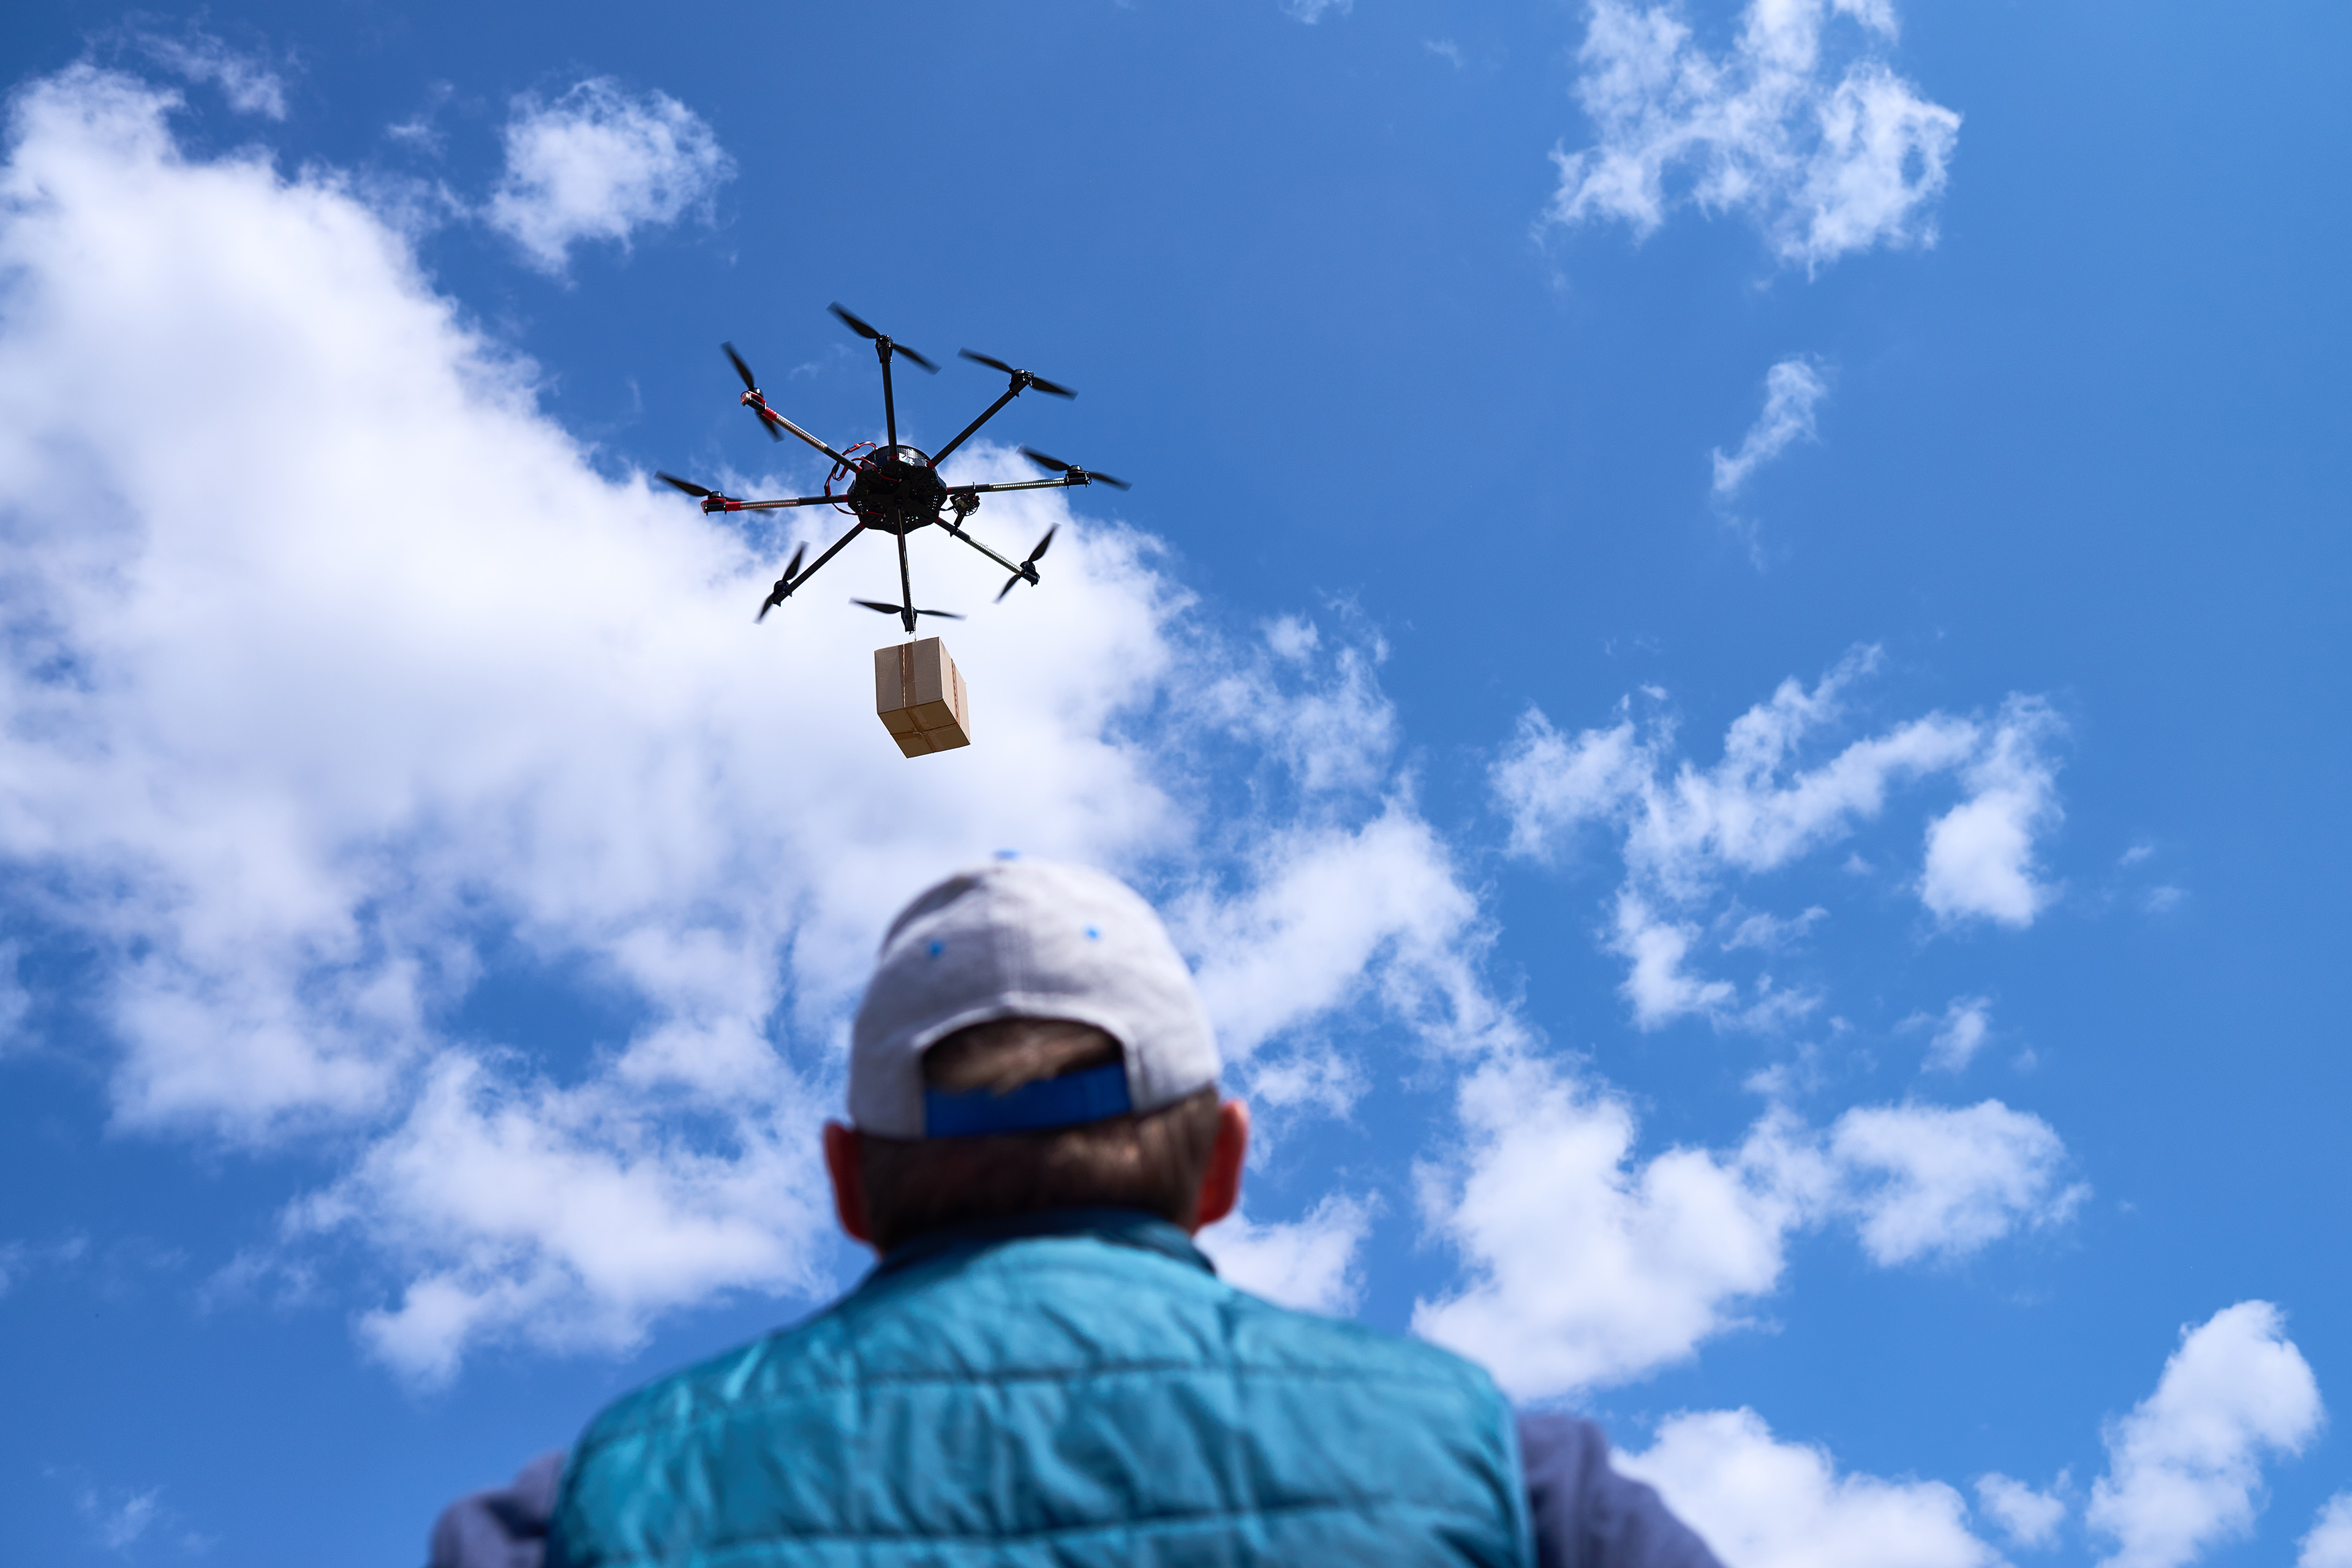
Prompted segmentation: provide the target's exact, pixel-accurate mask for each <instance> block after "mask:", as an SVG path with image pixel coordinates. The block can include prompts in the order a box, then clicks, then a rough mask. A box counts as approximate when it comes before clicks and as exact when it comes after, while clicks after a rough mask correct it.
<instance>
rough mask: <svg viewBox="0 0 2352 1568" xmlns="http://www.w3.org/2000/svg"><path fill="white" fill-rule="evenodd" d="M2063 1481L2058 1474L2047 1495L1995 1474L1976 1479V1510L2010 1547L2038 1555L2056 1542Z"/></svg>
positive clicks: (2063, 1514) (2063, 1515)
mask: <svg viewBox="0 0 2352 1568" xmlns="http://www.w3.org/2000/svg"><path fill="white" fill-rule="evenodd" d="M2066 1484H2067V1478H2066V1476H2065V1475H2064V1474H2063V1473H2062V1474H2061V1475H2060V1476H2059V1478H2058V1482H2057V1484H2056V1485H2055V1486H2053V1487H2052V1488H2051V1489H2049V1490H2048V1491H2036V1490H2034V1489H2032V1487H2030V1486H2027V1485H2026V1484H2025V1483H2024V1482H2023V1481H2021V1480H2016V1479H2012V1478H2011V1477H2008V1476H2004V1475H2002V1474H2000V1472H1999V1471H1994V1472H1993V1473H1991V1474H1989V1475H1982V1476H1979V1477H1978V1478H1977V1506H1978V1507H1979V1508H1981V1509H1983V1510H1985V1513H1986V1514H1987V1516H1988V1517H1990V1519H1991V1520H1992V1521H1993V1523H1995V1524H1996V1525H1998V1526H2000V1532H2001V1534H2002V1536H2003V1537H2004V1538H2006V1539H2007V1540H2008V1542H2009V1543H2010V1544H2011V1546H2014V1547H2017V1548H2018V1549H2019V1550H2021V1551H2025V1552H2038V1551H2040V1550H2042V1548H2044V1547H2047V1546H2053V1545H2055V1544H2056V1543H2057V1541H2058V1527H2059V1526H2060V1525H2062V1524H2063V1523H2065V1522H2066V1499H2065V1498H2064V1496H2063V1495H2062V1494H2063V1492H2064V1490H2065V1489H2066Z"/></svg>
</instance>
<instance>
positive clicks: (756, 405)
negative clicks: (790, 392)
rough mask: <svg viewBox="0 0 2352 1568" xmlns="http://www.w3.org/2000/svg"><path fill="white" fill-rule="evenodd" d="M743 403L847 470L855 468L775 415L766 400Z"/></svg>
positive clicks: (812, 437) (847, 460)
mask: <svg viewBox="0 0 2352 1568" xmlns="http://www.w3.org/2000/svg"><path fill="white" fill-rule="evenodd" d="M743 401H744V402H746V403H749V404H751V411H752V412H753V413H755V414H757V415H758V416H760V417H761V418H762V419H765V420H767V421H769V422H770V423H772V424H775V425H780V426H783V428H785V429H787V430H789V431H791V432H792V433H793V435H795V436H797V437H800V438H801V439H802V440H803V441H806V442H807V443H808V444H809V445H810V446H812V447H815V448H816V449H817V450H818V451H820V452H823V453H824V455H825V456H826V457H828V458H832V459H833V460H834V461H835V462H836V463H840V464H843V465H845V466H846V467H849V468H856V466H857V465H856V464H855V463H852V462H850V460H849V459H848V458H845V457H843V456H842V455H841V454H840V453H838V452H836V451H835V450H834V449H833V448H832V447H828V446H826V445H825V444H824V442H822V441H820V440H818V439H817V438H816V437H814V436H812V435H810V434H809V433H808V432H807V431H805V430H803V429H802V428H801V427H800V426H797V425H795V424H793V422H792V421H791V420H789V419H787V418H785V417H784V416H782V415H781V414H779V413H777V412H776V411H775V410H774V409H772V408H771V407H769V406H768V400H767V399H766V398H764V397H759V398H754V397H751V396H746V397H745V398H744V399H743Z"/></svg>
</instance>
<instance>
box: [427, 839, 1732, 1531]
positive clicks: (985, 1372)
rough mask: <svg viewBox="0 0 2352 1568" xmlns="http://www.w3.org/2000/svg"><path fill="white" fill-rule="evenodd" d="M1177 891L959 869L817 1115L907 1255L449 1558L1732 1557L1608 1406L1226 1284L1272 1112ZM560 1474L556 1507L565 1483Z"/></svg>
mask: <svg viewBox="0 0 2352 1568" xmlns="http://www.w3.org/2000/svg"><path fill="white" fill-rule="evenodd" d="M1219 1071H1220V1063H1219V1059H1218V1055H1217V1049H1216V1043H1215V1040H1214V1037H1213V1035H1212V1033H1211V1031H1210V1028H1209V1024H1208V1020H1207V1017H1206V1016H1205V1014H1204V1013H1203V1012H1202V1006H1201V1003H1200V998H1199V996H1198V994H1197V993H1196V992H1195V990H1194V989H1193V985H1192V976H1191V974H1190V973H1189V972H1188V971H1187V970H1186V968H1185V966H1184V963H1183V960H1182V958H1181V956H1179V954H1178V953H1177V952H1176V950H1175V947H1174V944H1173V943H1172V942H1170V941H1169V938H1168V935H1167V932H1166V931H1165V930H1164V929H1163V928H1162V927H1161V925H1160V921H1159V920H1158V918H1157V917H1156V916H1155V915H1154V914H1153V913H1152V911H1151V910H1150V906H1148V905H1147V904H1145V903H1144V902H1143V900H1141V899H1139V898H1138V897H1137V896H1136V895H1135V894H1134V893H1133V892H1131V891H1130V890H1129V889H1127V888H1126V887H1124V886H1123V885H1121V884H1120V883H1118V882H1117V881H1114V880H1113V879H1110V878H1108V877H1106V876H1103V875H1102V874H1100V873H1098V872H1095V871H1090V870H1087V869H1084V868H1077V867H1071V866H1057V865H1049V864H1044V863H1039V862H1034V861H1025V860H1012V861H1003V862H999V863H998V864H996V865H992V866H990V867H987V868H982V869H979V870H975V871H970V872H965V873H963V874H961V875H958V876H955V877H951V878H950V879H947V880H946V881H944V882H941V883H940V884H939V885H938V886H937V887H935V888H932V889H930V890H929V891H928V892H926V893H924V894H923V895H922V896H921V897H919V898H918V899H917V900H915V901H914V902H913V903H912V904H910V905H908V908H907V909H906V910H904V911H903V912H902V913H901V914H900V915H899V916H898V919H897V921H894V922H893V923H892V925H891V927H890V930H889V932H888V934H887V937H886V938H885V939H884V942H883V947H882V954H881V958H880V961H879V963H877V967H876V970H875V973H874V977H873V979H872V981H871V983H870V984H868V986H867V988H866V997H865V1001H864V1003H863V1004H862V1005H860V1007H859V1009H858V1014H857V1019H856V1026H855V1028H854V1030H853V1033H852V1041H851V1047H850V1063H849V1111H850V1121H849V1124H847V1125H842V1124H838V1123H835V1124H832V1125H829V1126H827V1127H826V1129H825V1133H824V1158H825V1164H826V1168H827V1170H828V1171H829V1173H830V1174H831V1177H832V1183H833V1191H834V1199H835V1208H836V1211H837V1213H838V1215H839V1217H840V1221H841V1225H842V1227H843V1228H844V1229H845V1230H846V1231H847V1232H848V1233H849V1234H850V1235H851V1236H852V1237H856V1238H857V1239H858V1240H860V1241H863V1242H866V1243H868V1244H870V1245H871V1246H873V1247H874V1248H875V1249H876V1251H877V1253H879V1254H880V1261H879V1262H878V1263H877V1266H876V1268H875V1269H874V1271H873V1272H872V1273H871V1274H870V1275H868V1276H867V1277H866V1279H865V1280H864V1282H862V1283H861V1284H860V1285H859V1286H858V1287H857V1289H855V1290H853V1291H852V1292H851V1293H850V1294H849V1295H847V1296H845V1297H844V1298H843V1299H842V1300H839V1301H837V1302H835V1304H834V1305H833V1306H832V1307H830V1308H828V1309H826V1310H824V1311H822V1312H820V1313H818V1314H816V1315H815V1316H814V1317H812V1318H810V1319H809V1320H807V1321H804V1322H803V1323H801V1324H799V1325H797V1326H795V1327H793V1328H791V1329H787V1330H784V1331H781V1332H778V1333H776V1334H773V1335H771V1336H769V1337H768V1338H766V1339H764V1340H761V1341H760V1342H757V1343H755V1344H752V1345H750V1346H747V1347H745V1348H743V1349H741V1350H739V1351H735V1352H730V1353H728V1354H726V1355H723V1356H720V1357H719V1358H717V1359H716V1360H713V1361H710V1362H708V1363H704V1364H703V1365H701V1366H698V1367H694V1368H690V1369H688V1371H686V1372H684V1373H678V1374H677V1375H676V1376H673V1377H670V1378H667V1379H665V1380H663V1381H662V1382H659V1383H656V1384H653V1385H652V1386H650V1387H648V1388H646V1389H644V1390H641V1391H640V1392H638V1393H636V1394H632V1395H630V1396H629V1397H627V1398H625V1399H623V1400H622V1401H620V1402H619V1403H618V1404H616V1405H613V1406H612V1407H611V1408H610V1409H608V1410H606V1411H605V1412H604V1414H602V1415H599V1416H598V1417H597V1418H596V1419H595V1420H594V1421H593V1422H592V1423H591V1424H590V1426H589V1427H588V1430H587V1431H586V1433H585V1434H583V1436H582V1437H581V1439H580V1442H579V1444H578V1445H577V1446H576V1447H574V1449H573V1450H572V1454H571V1455H570V1456H569V1458H567V1459H565V1460H563V1461H562V1480H561V1484H560V1486H558V1485H557V1484H556V1481H555V1476H556V1468H555V1466H554V1464H553V1463H551V1462H547V1461H543V1462H542V1463H541V1466H540V1467H539V1468H536V1469H535V1470H532V1471H526V1472H525V1475H524V1476H523V1477H522V1478H520V1479H519V1480H518V1483H517V1486H516V1487H515V1488H514V1489H510V1490H509V1491H507V1492H503V1493H492V1494H486V1495H485V1496H484V1497H482V1498H479V1499H474V1500H468V1501H467V1503H464V1504H460V1505H458V1507H457V1508H455V1509H453V1510H450V1512H449V1513H448V1514H446V1515H445V1516H444V1518H443V1520H442V1521H441V1525H440V1527H439V1528H438V1529H437V1530H436V1537H435V1545H436V1558H435V1561H436V1568H442V1565H444V1564H446V1565H451V1568H455V1565H457V1564H464V1565H465V1568H488V1564H492V1563H496V1564H499V1568H520V1565H523V1564H528V1563H530V1562H531V1561H532V1557H533V1555H534V1554H535V1552H537V1550H538V1546H539V1542H538V1541H537V1539H536V1536H537V1534H538V1532H539V1531H541V1529H543V1530H544V1531H545V1536H546V1540H545V1562H546V1563H547V1564H548V1568H617V1565H619V1564H654V1563H658V1564H669V1565H680V1568H683V1565H697V1568H700V1565H709V1568H719V1565H720V1564H724V1565H725V1568H755V1565H767V1564H787V1563H793V1564H797V1563H859V1564H896V1563H1165V1564H1171V1565H1172V1564H1190V1563H1433V1564H1434V1563H1469V1564H1493V1565H1496V1568H1501V1565H1504V1564H1522V1563H1539V1564H1541V1565H1543V1568H1550V1565H1552V1564H1571V1563H1572V1564H1581V1565H1586V1568H1716V1563H1715V1559H1714V1558H1713V1557H1712V1556H1711V1555H1709V1553H1708V1552H1707V1551H1706V1547H1705V1546H1703V1545H1702V1544H1701V1543H1700V1542H1699V1541H1698V1539H1697V1538H1696V1536H1694V1535H1692V1534H1691V1532H1690V1531H1688V1530H1687V1529H1685V1527H1684V1526H1683V1525H1682V1524H1681V1523H1680V1522H1679V1521H1676V1520H1675V1519H1674V1518H1673V1516H1672V1515H1670V1514H1668V1513H1667V1512H1666V1511H1665V1510H1664V1507H1663V1506H1662V1505H1661V1504H1660V1503H1659V1502H1658V1500H1657V1498H1656V1494H1654V1492H1652V1491H1651V1490H1650V1489H1648V1488H1647V1487H1643V1486H1641V1485H1639V1484H1638V1483H1635V1482H1632V1481H1629V1480H1626V1479H1623V1478H1622V1477H1619V1476H1618V1475H1616V1474H1615V1472H1614V1471H1612V1469H1610V1468H1609V1466H1608V1461H1607V1448H1606V1446H1605V1444H1604V1443H1603V1441H1602V1440H1601V1436H1600V1434H1599V1432H1598V1431H1597V1429H1595V1428H1593V1427H1591V1426H1589V1425H1587V1424H1585V1423H1581V1422H1574V1421H1570V1420H1568V1419H1566V1418H1564V1417H1559V1416H1549V1417H1526V1418H1516V1417H1514V1415H1512V1412H1511V1411H1510V1409H1509V1407H1508V1406H1507V1405H1506V1404H1505V1402H1504V1400H1503V1398H1502V1396H1501V1395H1500V1394H1498V1393H1497V1392H1496V1389H1495V1387H1494V1385H1493V1384H1492V1382H1491V1381H1490V1380H1489V1379H1488V1378H1487V1377H1486V1373H1483V1372H1481V1371H1479V1370H1478V1369H1477V1368H1475V1367H1474V1366H1472V1365H1471V1364H1470V1363H1467V1362H1465V1361H1462V1360H1460V1359H1459V1358H1457V1357H1455V1356H1453V1355H1451V1354H1448V1353H1447V1352H1444V1351H1440V1350H1437V1349H1435V1348H1434V1347H1433V1346H1429V1345H1425V1344H1422V1343H1419V1342H1413V1341H1409V1340H1401V1339H1395V1338H1391V1337H1389V1336H1385V1335H1381V1334H1377V1333H1374V1332H1372V1331H1369V1330H1366V1329H1363V1328H1360V1327H1359V1326H1357V1325H1354V1324H1350V1323H1344V1322H1339V1321H1333V1320H1330V1319H1327V1318H1320V1317H1316V1316H1313V1315H1310V1314H1307V1313H1301V1312H1293V1311H1289V1310H1285V1309H1283V1308H1279V1307H1276V1306H1274V1305H1272V1304H1271V1303H1268V1302H1265V1301H1263V1300H1258V1299H1256V1298H1255V1297H1252V1296H1249V1295H1246V1294H1244V1293H1243V1292H1241V1291H1239V1290H1236V1289H1233V1288H1232V1287H1230V1286H1227V1285H1224V1284H1223V1283H1222V1282H1220V1281H1219V1280H1218V1279H1216V1277H1215V1272H1214V1270H1213V1268H1211V1266H1210V1264H1209V1262H1208V1260H1207V1258H1204V1257H1203V1256H1202V1254H1201V1253H1200V1252H1199V1251H1198V1250H1197V1249H1196V1248H1195V1247H1193V1245H1192V1241H1191V1237H1192V1235H1193V1234H1194V1233H1196V1232H1197V1231H1198V1230H1199V1229H1200V1228H1201V1227H1202V1226H1204V1225H1209V1224H1213V1223H1214V1222H1215V1221H1217V1220H1219V1219H1221V1218H1223V1217H1224V1216H1225V1215H1227V1214H1229V1213H1231V1212H1232V1210H1233V1207H1234V1202H1235V1200H1236V1199H1237V1197H1238V1195H1239V1193H1240V1190H1241V1178H1242V1169H1243V1163H1244V1156H1245V1152H1246V1149H1247V1143H1248V1137H1249V1113H1248V1110H1247V1109H1246V1108H1245V1107H1244V1106H1243V1105H1242V1104H1241V1103H1239V1102H1238V1101H1234V1100H1220V1099H1219V1098H1218V1094H1217V1079H1218V1074H1219ZM551 1491H552V1492H553V1499H554V1500H553V1509H552V1519H551V1521H548V1497H549V1494H550V1492H551Z"/></svg>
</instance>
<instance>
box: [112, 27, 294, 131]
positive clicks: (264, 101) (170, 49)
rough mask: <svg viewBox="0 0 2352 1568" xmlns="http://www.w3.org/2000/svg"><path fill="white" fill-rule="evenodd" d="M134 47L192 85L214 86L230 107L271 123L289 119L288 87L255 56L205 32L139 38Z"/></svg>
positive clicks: (186, 30)
mask: <svg viewBox="0 0 2352 1568" xmlns="http://www.w3.org/2000/svg"><path fill="white" fill-rule="evenodd" d="M131 43H132V44H133V45H134V46H135V47H137V48H138V50H139V51H140V52H141V53H142V54H144V55H145V56H146V57H147V58H149V59H152V60H153V61H154V62H155V63H156V64H157V65H160V66H162V67H163V68H164V69H166V70H168V71H172V72H173V73H174V74H176V75H179V76H182V77H185V78H186V79H188V80H190V81H201V82H211V83H213V84H214V85H215V86H217V87H218V88H219V89H221V94H222V96H223V97H225V98H226V99H227V100H228V102H229V107H230V108H232V109H234V110H237V111H238V112H240V113H243V114H258V115H261V116H262V117H263V118H265V119H268V120H283V119H285V118H286V83H285V80H284V79H283V78H281V77H280V76H279V75H278V72H277V71H276V70H275V69H273V68H270V67H269V66H268V65H266V64H264V63H263V62H262V61H261V60H260V59H259V58H257V57H255V56H253V55H249V54H246V53H243V52H241V51H239V50H236V49H233V48H231V47H228V45H226V44H225V43H223V42H222V41H221V40H220V39H219V38H216V37H214V36H213V35H212V34H210V33H207V32H205V30H204V29H203V28H202V27H195V26H190V27H185V28H183V29H181V30H180V31H178V32H176V33H161V32H137V33H133V34H132V35H131Z"/></svg>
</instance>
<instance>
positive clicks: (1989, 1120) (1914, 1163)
mask: <svg viewBox="0 0 2352 1568" xmlns="http://www.w3.org/2000/svg"><path fill="white" fill-rule="evenodd" d="M1829 1153H1830V1157H1831V1159H1832V1162H1833V1163H1835V1165H1836V1166H1837V1168H1838V1169H1839V1170H1840V1172H1841V1173H1843V1181H1844V1185H1843V1196H1842V1198H1841V1205H1842V1206H1843V1208H1844V1209H1845V1210H1846V1211H1847V1212H1849V1213H1851V1214H1852V1215H1854V1216H1855V1218H1856V1219H1857V1221H1858V1223H1859V1228H1860V1233H1861V1238H1862V1244H1863V1247H1864V1250H1865V1251H1867V1252H1868V1253H1869V1254H1870V1256H1871V1258H1873V1259H1874V1260H1875V1261H1876V1262H1879V1263H1882V1264H1895V1263H1910V1262H1915V1261H1917V1260H1918V1259H1920V1258H1964V1257H1966V1256H1968V1255H1969V1253H1972V1252H1975V1251H1978V1250H1979V1249H1980V1248H1982V1247H1985V1246H1986V1245H1988V1244H1989V1243H1990V1242H1993V1241H1996V1240H1998V1239H2000V1237H2004V1236H2007V1235H2008V1234H2009V1233H2010V1232H2011V1231H2012V1230H2015V1229H2017V1228H2018V1227H2019V1226H2033V1227H2035V1228H2041V1227H2044V1226H2053V1225H2059V1224H2063V1223H2064V1222H2065V1220H2066V1219H2067V1218H2069V1217H2070V1216H2071V1215H2073V1214H2074V1210H2075V1209H2076V1208H2077V1207H2078V1206H2079V1205H2081V1203H2082V1201H2083V1199H2084V1197H2086V1196H2088V1195H2089V1189H2088V1188H2085V1187H2082V1186H2079V1185H2069V1184H2066V1182H2065V1181H2064V1170H2065V1163H2066V1150H2065V1146H2064V1144H2063V1143H2062V1142H2060V1141H2059V1138H2058V1134H2057V1133H2056V1132H2055V1131H2053V1130H2052V1128H2051V1126H2050V1124H2049V1123H2048V1122H2046V1121H2042V1119H2041V1118H2040V1117H2038V1116H2033V1115H2030V1114H2028V1113H2027V1112H2024V1111H2021V1110H2011V1109H2010V1108H2009V1107H2008V1106H2006V1105H2003V1104H2002V1103H2001V1102H2000V1100H1984V1101H1982V1102H1981V1103H1979V1104H1976V1105H1971V1106H1969V1107H1966V1108H1965V1109H1962V1110H1944V1109H1941V1108H1938V1107H1933V1106H1921V1105H1901V1106H1859V1107H1856V1108H1855V1109H1853V1110H1849V1111H1847V1112H1846V1113H1845V1114H1843V1116H1841V1117H1839V1118H1838V1120H1837V1122H1836V1124H1835V1125H1834V1126H1833V1127H1832V1128H1831V1130H1830V1136H1829Z"/></svg>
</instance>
